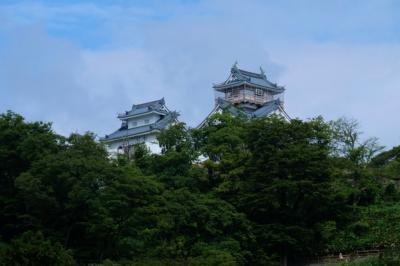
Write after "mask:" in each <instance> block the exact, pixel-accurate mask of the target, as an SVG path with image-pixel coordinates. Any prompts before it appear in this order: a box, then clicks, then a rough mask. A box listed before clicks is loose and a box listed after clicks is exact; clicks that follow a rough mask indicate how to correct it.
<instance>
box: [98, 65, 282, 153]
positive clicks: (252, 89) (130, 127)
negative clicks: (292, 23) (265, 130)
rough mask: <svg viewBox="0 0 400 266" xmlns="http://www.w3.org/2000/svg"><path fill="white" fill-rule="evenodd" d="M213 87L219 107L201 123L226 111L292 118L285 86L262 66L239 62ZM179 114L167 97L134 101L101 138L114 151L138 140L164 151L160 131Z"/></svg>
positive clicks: (121, 150)
mask: <svg viewBox="0 0 400 266" xmlns="http://www.w3.org/2000/svg"><path fill="white" fill-rule="evenodd" d="M213 88H214V91H215V93H216V98H215V107H214V109H213V110H212V111H211V113H210V114H209V115H208V116H207V117H206V118H205V119H204V120H203V122H201V123H200V125H199V126H198V127H203V126H204V125H205V124H206V123H207V121H208V118H209V117H210V116H212V115H213V114H215V113H221V112H223V111H227V112H229V113H231V114H232V115H234V116H242V117H243V116H244V117H245V118H247V119H252V118H259V117H265V116H268V115H270V114H279V115H282V116H283V117H284V118H285V119H287V120H290V117H289V116H288V114H287V113H286V112H285V110H284V106H283V100H282V99H283V93H284V91H285V88H284V87H282V86H278V85H277V84H276V83H272V82H270V81H269V80H268V79H267V77H266V75H265V73H264V71H263V69H262V68H260V73H254V72H249V71H246V70H242V69H239V68H238V66H237V63H235V64H234V65H233V66H232V68H231V72H230V75H229V77H228V78H227V79H226V80H225V81H224V82H222V83H218V84H214V85H213ZM177 117H178V114H177V113H176V112H171V111H170V110H169V109H168V108H167V107H166V105H165V100H164V98H162V99H160V100H157V101H152V102H147V103H142V104H134V105H133V106H132V109H131V110H129V111H126V112H124V113H122V114H119V115H118V118H119V119H120V120H121V127H120V128H119V129H118V130H116V131H115V132H113V133H111V134H110V135H106V136H105V137H104V138H101V139H100V141H101V142H103V143H104V144H105V145H106V147H107V149H108V151H109V152H110V153H111V154H115V153H128V154H129V152H130V150H131V148H132V147H133V145H135V144H138V143H145V144H146V146H147V147H148V148H149V150H150V152H152V153H160V152H161V149H160V146H159V145H158V142H157V133H158V132H160V130H162V129H165V128H167V127H168V126H170V125H171V124H173V123H176V122H178V120H177Z"/></svg>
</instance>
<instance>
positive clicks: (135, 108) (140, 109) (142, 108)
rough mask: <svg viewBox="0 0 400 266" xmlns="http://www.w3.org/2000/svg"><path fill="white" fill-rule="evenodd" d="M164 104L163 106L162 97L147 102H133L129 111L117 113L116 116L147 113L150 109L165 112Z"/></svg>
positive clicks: (123, 116) (124, 116) (121, 117)
mask: <svg viewBox="0 0 400 266" xmlns="http://www.w3.org/2000/svg"><path fill="white" fill-rule="evenodd" d="M164 106H165V100H164V98H162V99H160V100H156V101H151V102H147V103H142V104H136V105H135V104H134V105H132V109H131V110H130V111H126V112H125V113H122V114H119V115H118V118H120V119H123V118H126V117H130V116H136V115H140V114H145V113H149V112H152V111H154V112H159V113H163V114H167V111H166V110H165V108H164Z"/></svg>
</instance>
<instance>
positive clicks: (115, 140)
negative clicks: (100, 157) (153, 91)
mask: <svg viewBox="0 0 400 266" xmlns="http://www.w3.org/2000/svg"><path fill="white" fill-rule="evenodd" d="M177 117H178V114H177V113H176V112H171V111H170V110H168V108H167V107H166V105H165V100H164V98H162V99H160V100H156V101H152V102H146V103H141V104H134V105H132V109H131V110H129V111H126V112H124V113H122V114H118V118H119V119H120V120H121V127H120V128H119V129H118V130H116V131H115V132H113V133H111V134H109V135H106V136H105V137H104V138H101V139H100V141H101V142H102V143H104V144H105V145H106V147H107V149H108V151H109V152H110V153H111V154H117V153H125V154H128V155H129V154H130V153H131V152H132V151H133V147H134V145H135V144H139V143H144V144H146V146H147V147H148V148H149V150H150V152H152V153H160V152H161V149H160V146H159V145H158V142H157V133H158V132H160V130H162V129H164V128H167V127H168V126H169V125H171V124H173V123H175V122H177Z"/></svg>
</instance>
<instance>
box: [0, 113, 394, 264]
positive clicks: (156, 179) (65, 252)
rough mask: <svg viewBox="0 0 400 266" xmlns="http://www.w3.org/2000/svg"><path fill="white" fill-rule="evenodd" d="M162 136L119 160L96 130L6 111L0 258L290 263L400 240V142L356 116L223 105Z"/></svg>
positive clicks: (1, 137)
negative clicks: (233, 109)
mask: <svg viewBox="0 0 400 266" xmlns="http://www.w3.org/2000/svg"><path fill="white" fill-rule="evenodd" d="M158 139H159V142H160V145H161V147H162V150H163V152H162V154H160V155H152V154H149V153H148V152H147V150H146V148H145V147H143V146H140V145H138V146H136V147H134V149H133V152H132V154H131V155H130V156H129V159H128V157H127V156H124V155H121V156H120V157H118V158H115V159H113V158H109V156H108V154H107V152H106V150H105V148H104V147H103V146H102V145H101V144H100V143H98V142H97V141H96V140H95V135H93V134H92V133H87V134H85V135H79V134H71V135H70V136H68V137H64V136H60V135H58V134H56V133H55V132H53V130H52V128H51V125H50V124H46V123H42V122H27V121H25V120H24V118H23V117H21V116H20V115H18V114H15V113H12V112H7V113H5V114H3V115H1V116H0V265H77V264H82V265H86V264H90V263H97V264H103V265H227V266H228V265H279V264H281V263H284V262H286V261H287V262H288V263H289V265H290V264H291V263H292V264H293V263H294V262H300V261H303V260H306V259H307V258H310V257H313V256H317V255H324V254H331V253H335V252H349V251H352V250H356V249H369V248H393V247H395V246H396V245H398V244H400V223H398V221H399V219H400V203H399V199H400V193H399V190H398V185H399V183H398V182H399V179H400V148H399V147H395V148H393V149H388V150H387V151H383V150H382V147H380V146H379V144H378V141H377V139H374V138H370V139H366V140H364V138H362V137H361V136H360V130H359V127H358V124H357V123H356V122H355V121H352V120H348V119H339V120H337V121H334V122H326V121H324V120H323V119H322V118H320V117H318V118H315V119H312V120H309V121H301V120H292V121H291V122H290V123H289V122H287V121H285V120H284V119H282V118H279V117H276V116H271V117H269V118H264V119H255V120H251V121H248V120H243V119H241V118H240V117H238V118H234V117H231V116H229V115H227V114H222V115H216V116H214V117H213V118H212V119H211V120H209V121H208V123H207V126H205V127H204V128H202V129H189V128H188V127H187V126H185V125H184V124H182V123H180V124H177V125H174V126H172V127H170V128H169V129H168V130H165V131H162V132H161V133H160V135H159V137H158ZM199 158H201V159H199ZM393 265H394V264H393Z"/></svg>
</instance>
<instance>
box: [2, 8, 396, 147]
mask: <svg viewBox="0 0 400 266" xmlns="http://www.w3.org/2000/svg"><path fill="white" fill-rule="evenodd" d="M398 14H400V1H396V0H393V1H386V0H370V1H369V0H352V1H348V0H343V1H341V0H337V1H335V0H333V1H320V0H293V1H290V0H287V1H268V0H263V1H256V0H254V1H253V0H249V1H243V0H242V1H235V0H229V1H228V0H226V1H224V0H213V1H211V0H210V1H207V0H206V1H196V0H191V1H179V0H171V1H166V0H164V1H161V0H160V1H152V0H149V1H147V0H142V1H123V0H119V1H118V0H114V1H111V0H109V1H106V0H103V1H101V0H97V1H83V0H82V1H77V0H68V1H67V0H65V1H56V0H51V1H50V0H47V1H45V0H42V1H40V0H38V1H7V0H0V113H2V112H5V111H7V110H12V111H14V112H17V113H19V114H22V115H23V116H25V117H26V119H27V120H29V121H36V120H42V121H47V122H52V123H53V128H54V129H55V131H57V132H58V133H60V134H64V135H68V134H70V133H71V132H79V133H84V132H86V131H91V132H94V133H95V134H97V135H98V136H104V135H105V134H109V133H111V132H113V131H114V130H116V129H117V128H118V127H119V126H120V122H119V121H118V119H117V118H116V115H117V113H121V112H124V111H126V110H129V109H130V108H131V106H132V104H134V103H141V102H145V101H150V100H156V99H160V98H162V97H165V100H166V103H167V106H168V108H169V109H172V110H176V111H178V112H180V114H181V116H180V120H181V121H184V122H186V123H187V124H188V125H190V126H196V125H197V124H198V123H199V122H201V121H202V120H203V119H204V118H205V117H206V116H207V114H208V113H209V112H210V111H211V110H212V108H213V106H214V92H213V89H212V84H213V83H218V82H223V81H224V80H225V79H226V78H227V77H228V75H229V72H230V68H231V66H232V65H233V64H234V62H235V61H237V62H238V65H239V67H240V68H242V69H246V70H250V71H255V72H257V71H259V67H260V66H262V67H263V68H264V70H265V72H266V75H267V77H268V79H269V80H271V81H272V82H276V83H278V85H282V86H285V88H286V92H285V108H286V111H287V112H288V113H289V115H290V116H291V117H297V118H300V119H309V118H313V117H316V116H318V115H322V116H323V117H324V118H325V119H326V120H332V119H338V118H340V117H342V116H346V117H348V118H352V119H357V120H358V121H359V122H360V124H361V126H362V131H363V132H364V136H365V137H372V136H375V137H378V138H379V140H380V142H381V144H383V145H385V146H386V147H388V148H390V147H392V146H395V145H400V123H399V119H398V116H399V115H400V104H399V99H400V72H399V71H400V16H399V15H398Z"/></svg>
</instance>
